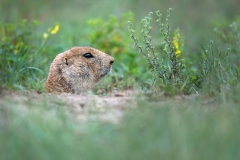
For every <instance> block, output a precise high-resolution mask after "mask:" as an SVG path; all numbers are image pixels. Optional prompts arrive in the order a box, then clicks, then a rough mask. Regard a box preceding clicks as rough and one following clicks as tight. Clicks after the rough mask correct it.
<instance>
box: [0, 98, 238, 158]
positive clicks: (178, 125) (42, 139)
mask: <svg viewBox="0 0 240 160" xmlns="http://www.w3.org/2000/svg"><path fill="white" fill-rule="evenodd" d="M45 100H46V98H44V97H43V98H42V99H41V101H42V102H40V103H39V102H35V101H34V100H31V101H29V102H26V103H24V105H25V107H26V106H28V107H27V109H26V108H25V109H24V107H23V106H21V105H19V104H16V103H12V104H11V101H10V102H7V101H5V102H3V103H1V108H0V109H1V112H0V113H1V114H0V116H1V124H0V125H1V130H0V141H1V147H0V159H3V160H5V159H79V158H80V159H89V160H90V159H104V160H107V159H140V160H141V159H146V158H148V159H184V160H188V159H189V160H191V159H196V160H197V159H199V160H200V159H220V160H221V159H238V158H239V157H240V154H239V149H240V146H239V143H240V138H239V134H240V129H239V127H238V126H239V122H240V119H239V116H240V115H239V113H240V110H239V109H240V108H239V105H238V104H239V103H236V102H233V101H227V102H225V103H221V102H217V101H212V100H210V99H205V100H204V99H203V98H202V97H200V96H197V97H194V96H193V97H192V98H190V100H187V101H186V100H182V101H180V102H179V101H178V102H177V101H174V100H173V99H171V98H167V99H165V100H162V101H159V100H158V101H156V100H155V101H154V100H151V102H150V101H148V100H137V108H134V109H130V108H131V107H130V108H129V109H127V110H126V114H125V116H124V117H123V119H122V120H121V122H120V123H119V124H117V125H116V124H111V123H103V122H97V121H95V120H94V121H91V120H89V121H87V122H77V123H76V121H74V120H73V119H72V118H71V117H68V116H67V115H66V110H64V109H63V105H62V103H61V100H56V101H55V102H54V106H55V107H53V106H49V105H48V103H47V101H45Z"/></svg>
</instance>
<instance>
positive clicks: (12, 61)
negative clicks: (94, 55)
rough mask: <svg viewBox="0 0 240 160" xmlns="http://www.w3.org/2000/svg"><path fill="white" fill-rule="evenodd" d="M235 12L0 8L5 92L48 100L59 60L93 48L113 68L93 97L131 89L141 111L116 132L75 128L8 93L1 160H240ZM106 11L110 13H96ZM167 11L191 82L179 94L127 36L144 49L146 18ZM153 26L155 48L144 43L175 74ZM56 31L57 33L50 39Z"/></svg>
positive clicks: (111, 6)
mask: <svg viewBox="0 0 240 160" xmlns="http://www.w3.org/2000/svg"><path fill="white" fill-rule="evenodd" d="M238 3H239V2H238V1H237V0H232V1H231V2H225V1H223V0H220V1H217V0H204V1H201V2H195V1H194V2H193V1H190V0H180V1H178V2H175V1H174V2H173V1H171V0H170V1H165V0H163V1H161V2H159V1H157V0H156V1H151V2H145V1H139V2H137V4H138V5H136V2H135V1H133V0H132V1H127V0H125V1H120V0H119V1H114V2H109V1H107V0H103V1H101V2H95V1H89V2H79V1H72V2H71V3H69V2H67V3H66V2H65V1H51V2H47V1H43V2H41V3H40V2H35V1H34V2H27V1H26V0H23V1H21V2H16V3H15V1H14V2H13V1H12V0H10V1H9V0H4V1H2V2H1V5H0V13H1V15H2V16H1V17H0V75H1V76H0V91H1V90H2V88H5V89H7V90H13V91H14V92H18V91H29V90H32V91H33V92H35V91H39V92H45V91H44V88H43V84H44V81H45V79H46V77H47V74H48V70H49V66H50V64H51V62H52V60H53V58H54V57H55V56H56V54H58V53H60V52H63V51H65V50H68V49H69V48H71V47H72V46H85V45H88V46H92V47H95V48H98V49H100V50H102V51H104V52H106V53H108V54H110V55H111V56H113V57H114V59H115V62H114V65H113V70H112V72H111V73H110V74H109V75H108V76H107V77H106V78H105V79H104V80H103V81H102V82H101V83H100V84H98V86H97V87H96V88H95V90H94V93H96V94H99V95H106V94H107V93H108V92H111V91H112V90H115V89H117V90H124V89H129V88H131V89H134V90H136V91H139V94H140V95H141V94H142V93H143V95H141V96H142V97H141V96H140V97H136V99H135V102H136V107H133V108H132V106H131V105H132V104H126V105H129V106H126V108H127V109H125V110H124V111H123V112H124V116H123V118H122V119H121V120H120V122H119V123H118V124H111V123H104V122H101V121H97V120H95V121H94V120H88V121H86V122H76V121H75V120H74V119H73V118H72V117H71V116H69V115H68V114H67V113H66V108H65V104H64V103H63V102H62V101H61V100H60V99H56V100H54V101H53V102H49V99H48V98H47V97H44V96H42V95H41V96H40V97H42V98H41V99H39V97H37V98H36V97H34V96H33V97H32V99H31V100H28V101H26V102H20V103H19V102H16V101H14V100H12V97H11V94H8V95H7V96H8V97H10V98H8V99H6V98H2V97H0V159H1V160H2V159H3V160H5V159H6V160H9V159H89V160H93V159H104V160H107V159H139V160H141V159H183V160H188V159H189V160H192V159H194V160H195V159H199V160H202V159H204V160H205V159H211V160H212V159H220V160H221V159H239V158H240V152H239V150H240V136H239V135H240V129H239V127H238V126H239V121H240V118H239V117H240V116H239V113H240V108H239V104H240V100H239V96H240V92H239V91H240V67H239V66H240V61H239V60H240V54H239V53H240V46H239V43H240V29H239V25H240V18H239V9H238V6H239V5H238ZM26 6H29V7H26ZM139 6H141V7H139ZM101 7H105V8H108V9H104V10H101V11H99V8H101ZM169 7H171V8H173V11H172V14H171V20H170V22H168V24H169V26H170V28H171V30H170V32H169V35H167V36H165V37H167V38H168V39H169V41H171V43H168V44H169V45H172V47H176V45H175V44H174V42H175V43H176V38H174V37H176V33H177V32H174V31H176V30H178V31H179V33H180V38H179V37H178V40H179V42H178V43H179V48H178V50H180V51H181V55H180V57H179V62H180V63H181V66H182V67H183V66H184V67H183V68H178V69H179V70H180V71H179V72H180V73H181V75H184V76H185V77H180V78H181V80H182V81H181V85H180V86H179V85H171V83H166V82H165V81H162V80H158V81H156V80H155V79H154V76H155V75H154V72H153V71H152V69H153V68H151V67H149V64H148V61H147V59H146V57H144V56H143V55H142V54H141V53H139V51H138V50H137V49H135V48H134V43H133V42H132V40H131V38H130V36H131V33H130V32H129V30H128V28H127V22H128V21H131V22H132V23H133V26H134V29H136V32H134V34H135V36H136V37H137V38H138V40H139V41H138V42H139V44H140V45H142V44H144V42H142V41H141V39H142V36H143V35H141V34H140V32H138V31H141V19H144V16H146V15H147V14H148V13H149V12H150V11H152V12H153V11H155V10H159V9H160V12H161V13H163V21H165V11H167V9H168V8H169ZM203 8H204V9H203ZM128 11H131V12H128ZM109 13H111V15H110V16H109ZM146 18H147V17H145V20H146ZM155 20H156V16H155V17H154V16H153V19H152V23H151V25H150V26H151V27H152V28H151V33H150V32H149V33H147V34H146V35H149V36H151V38H152V39H151V42H146V41H145V43H147V44H148V45H149V44H151V45H152V46H154V48H155V53H159V59H158V60H162V61H160V62H161V63H159V61H158V63H159V64H163V65H162V66H164V67H165V68H168V69H169V71H170V73H171V71H172V70H171V59H170V60H169V57H168V54H167V53H168V52H164V45H163V44H162V43H161V42H162V41H163V38H164V36H162V35H160V34H159V32H158V30H159V29H160V28H159V25H158V24H157V23H155ZM145 22H146V21H145ZM57 24H59V25H60V29H59V31H58V32H57V33H56V34H54V35H53V34H51V30H53V29H54V26H56V25H57ZM44 33H47V34H48V36H49V37H48V38H44V37H43V34H44ZM145 40H147V39H145ZM165 41H166V40H165ZM180 41H181V42H183V45H180ZM170 48H171V47H170ZM144 49H145V48H144ZM174 52H177V48H175V50H174ZM170 58H171V57H170ZM158 67H159V66H158ZM158 69H159V70H161V68H158ZM3 93H5V92H3ZM3 93H1V94H3ZM20 93H23V92H20ZM184 94H188V95H189V97H187V98H186V100H176V96H179V95H184ZM196 94H198V96H196ZM0 96H1V95H0ZM93 107H95V106H93ZM87 114H93V113H91V112H90V111H89V112H88V113H87ZM95 114H98V113H95Z"/></svg>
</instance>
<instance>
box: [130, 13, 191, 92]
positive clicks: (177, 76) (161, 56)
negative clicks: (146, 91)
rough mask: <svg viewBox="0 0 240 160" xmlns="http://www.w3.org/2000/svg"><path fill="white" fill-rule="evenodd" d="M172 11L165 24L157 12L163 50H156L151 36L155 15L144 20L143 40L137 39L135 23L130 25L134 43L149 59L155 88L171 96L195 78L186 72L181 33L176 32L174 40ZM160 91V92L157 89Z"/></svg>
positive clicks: (142, 26) (142, 23) (160, 42)
mask: <svg viewBox="0 0 240 160" xmlns="http://www.w3.org/2000/svg"><path fill="white" fill-rule="evenodd" d="M171 11H172V9H171V8H170V9H168V11H167V16H166V20H165V22H163V20H162V19H163V16H162V14H161V13H160V11H156V16H157V18H156V22H157V24H158V26H159V30H158V31H159V33H160V35H159V37H158V38H159V39H158V44H159V45H160V51H156V50H157V49H159V48H157V49H156V47H154V46H153V40H152V39H153V38H152V36H151V34H150V33H151V31H152V20H153V19H154V18H153V13H152V12H150V13H149V14H148V16H146V17H145V18H144V19H142V21H141V36H142V38H141V39H140V40H139V39H138V38H137V37H136V36H135V32H136V30H134V29H133V23H132V22H131V21H129V22H128V28H129V30H130V32H131V38H132V40H133V41H134V45H135V47H136V48H137V49H138V50H139V52H140V53H141V54H143V56H144V57H145V58H146V59H147V61H148V64H149V68H150V70H151V71H152V73H153V82H154V83H153V84H157V85H153V86H155V88H156V87H160V88H162V89H164V91H165V92H167V93H176V92H179V91H182V90H184V89H186V86H187V84H188V83H190V82H191V77H190V75H189V74H188V72H187V71H186V69H185V65H184V59H181V57H182V55H181V54H182V53H181V51H180V47H179V46H180V44H179V40H180V33H179V30H176V32H175V35H174V38H173V40H172V37H171V32H170V31H171V28H170V14H171ZM156 91H159V89H157V90H156Z"/></svg>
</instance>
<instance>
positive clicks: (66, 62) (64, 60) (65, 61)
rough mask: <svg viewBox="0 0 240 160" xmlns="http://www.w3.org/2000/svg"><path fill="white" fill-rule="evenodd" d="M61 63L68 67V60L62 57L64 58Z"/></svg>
mask: <svg viewBox="0 0 240 160" xmlns="http://www.w3.org/2000/svg"><path fill="white" fill-rule="evenodd" d="M63 62H64V64H66V65H68V59H67V57H64V58H63Z"/></svg>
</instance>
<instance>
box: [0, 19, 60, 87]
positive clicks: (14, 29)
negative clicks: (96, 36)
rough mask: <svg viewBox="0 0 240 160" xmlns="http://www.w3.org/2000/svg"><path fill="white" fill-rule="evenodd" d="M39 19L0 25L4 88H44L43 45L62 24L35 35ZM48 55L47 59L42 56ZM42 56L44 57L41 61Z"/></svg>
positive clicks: (0, 52) (0, 57) (0, 69)
mask: <svg viewBox="0 0 240 160" xmlns="http://www.w3.org/2000/svg"><path fill="white" fill-rule="evenodd" d="M39 24H40V23H39V22H38V21H32V22H30V23H28V22H27V21H26V20H22V21H20V22H18V23H5V24H0V40H1V41H0V74H1V77H0V80H1V82H2V83H1V85H2V87H13V88H17V89H20V90H23V89H24V88H25V87H27V88H37V89H41V88H42V86H41V84H42V83H43V80H44V78H43V77H44V76H45V75H46V73H44V72H43V69H44V68H43V66H44V65H43V64H44V62H45V61H44V59H46V57H47V56H46V55H43V53H44V47H45V45H46V43H47V42H48V40H49V38H50V36H49V35H51V34H56V33H57V31H58V29H59V26H58V27H56V26H57V25H56V26H55V28H53V29H49V31H48V32H49V33H44V34H43V37H39V35H38V34H35V32H36V28H37V26H39ZM43 57H45V58H43ZM39 59H41V60H39Z"/></svg>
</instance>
